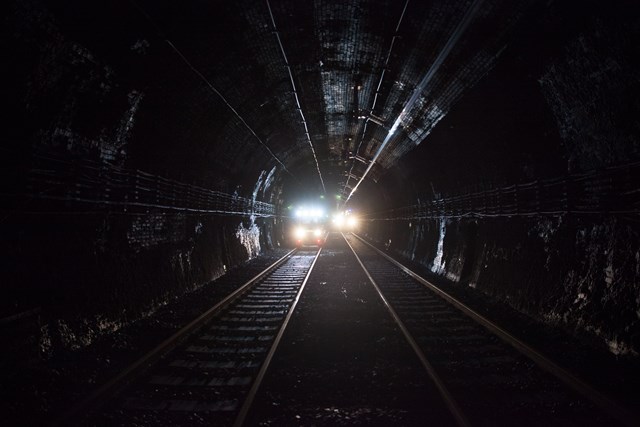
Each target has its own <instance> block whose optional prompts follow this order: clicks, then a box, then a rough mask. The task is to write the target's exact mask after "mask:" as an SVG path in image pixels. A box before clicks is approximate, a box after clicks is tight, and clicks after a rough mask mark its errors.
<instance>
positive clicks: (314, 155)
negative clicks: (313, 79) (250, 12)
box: [266, 0, 327, 193]
mask: <svg viewBox="0 0 640 427" xmlns="http://www.w3.org/2000/svg"><path fill="white" fill-rule="evenodd" d="M266 2H267V9H269V16H270V17H271V24H272V25H273V33H274V34H275V36H276V40H278V46H279V47H280V52H281V53H282V58H283V59H284V64H285V66H286V67H287V72H288V73H289V80H290V81H291V88H292V89H293V96H294V98H295V101H296V107H297V109H298V113H300V118H301V119H302V124H303V126H304V135H305V137H306V139H307V142H308V143H309V147H310V148H311V154H313V160H314V162H315V164H316V170H317V171H318V177H319V178H320V183H321V184H322V191H323V192H324V193H326V192H327V189H326V188H325V186H324V180H323V179H322V173H321V172H320V164H319V163H318V157H317V156H316V150H315V148H314V147H313V143H312V142H311V136H310V135H309V128H308V127H307V120H306V119H305V117H304V113H303V112H302V107H301V106H300V99H299V98H298V91H297V89H296V84H295V82H294V80H293V73H292V72H291V65H289V60H288V59H287V54H286V53H285V51H284V46H282V40H280V33H279V32H278V27H277V26H276V20H275V18H274V17H273V11H272V10H271V4H270V3H269V0H266Z"/></svg>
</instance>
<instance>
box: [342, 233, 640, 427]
mask: <svg viewBox="0 0 640 427" xmlns="http://www.w3.org/2000/svg"><path fill="white" fill-rule="evenodd" d="M344 238H345V240H347V243H348V244H349V246H350V247H351V250H352V251H353V253H354V255H355V256H356V258H357V260H358V262H359V264H360V265H361V267H362V268H363V269H364V270H365V272H366V274H367V276H368V277H369V279H370V281H371V282H372V284H373V285H374V287H375V288H376V290H377V292H378V293H379V296H380V298H381V299H382V300H383V302H384V304H385V305H386V306H387V308H388V310H389V312H390V313H391V315H392V316H393V317H394V319H395V320H396V321H397V323H398V325H399V327H400V329H401V330H402V332H403V334H404V335H405V338H406V339H407V341H408V342H409V343H410V344H411V346H412V347H413V349H414V351H415V353H416V355H417V356H418V358H419V359H420V360H421V363H422V365H423V366H424V367H425V369H426V370H427V371H428V373H429V375H430V377H431V378H432V380H433V381H434V382H435V383H436V385H437V387H438V389H439V391H440V393H441V395H442V398H443V400H444V402H445V404H446V405H447V407H448V408H449V410H450V412H451V414H452V415H453V417H454V418H455V419H456V422H457V423H458V425H461V426H466V425H473V426H496V425H518V426H529V425H530V426H541V425H544V426H556V425H558V426H560V425H562V426H565V425H581V426H602V425H626V426H636V425H639V424H637V422H638V420H637V419H634V418H635V417H634V416H633V415H632V414H630V413H629V412H627V411H626V410H625V409H623V408H622V407H620V406H619V405H617V404H616V403H615V402H613V401H611V400H610V399H608V398H607V397H606V396H604V395H602V394H601V393H599V392H598V391H596V390H594V389H593V388H591V387H590V386H589V385H587V384H586V383H584V382H582V381H581V380H579V379H578V378H576V377H574V376H573V375H572V374H570V373H569V372H567V371H566V370H564V369H562V368H561V367H559V366H558V365H556V364H555V363H554V362H552V361H551V360H548V359H547V358H545V357H544V356H543V355H542V354H540V353H538V352H536V351H535V350H534V349H532V348H530V347H529V346H527V345H526V344H525V343H523V342H522V341H520V340H518V339H516V338H515V337H513V336H511V335H509V334H508V333H507V332H505V331H504V330H502V329H501V328H500V327H499V326H497V325H495V324H493V323H492V322H490V321H489V320H487V319H485V318H483V317H482V316H480V315H479V314H477V313H475V312H473V311H472V310H471V309H469V308H468V307H466V306H465V305H464V304H462V303H461V302H459V301H457V300H456V299H455V298H453V297H452V296H450V295H448V294H446V293H445V292H443V291H442V290H440V289H439V288H437V287H435V286H434V285H432V284H431V283H429V282H428V281H426V280H425V279H423V278H421V277H419V276H418V275H417V274H415V273H413V272H412V271H411V270H409V269H408V268H407V267H405V266H403V265H401V264H400V263H398V262H397V261H395V260H393V259H391V258H390V257H389V256H388V255H386V254H384V253H383V252H381V251H379V250H378V249H376V248H375V247H373V246H372V245H370V244H368V243H367V242H366V241H364V240H363V239H362V238H360V237H358V236H355V235H349V236H344Z"/></svg>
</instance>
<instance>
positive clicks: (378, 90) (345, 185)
mask: <svg viewBox="0 0 640 427" xmlns="http://www.w3.org/2000/svg"><path fill="white" fill-rule="evenodd" d="M409 1H410V0H407V1H406V2H405V4H404V7H403V8H402V13H401V14H400V18H399V19H398V23H397V24H396V30H395V33H394V35H393V37H392V38H391V44H390V45H389V51H388V52H387V58H386V59H385V61H384V65H383V66H382V72H381V73H380V79H379V80H378V86H377V87H376V93H375V95H374V97H373V103H372V105H371V108H370V109H369V114H370V115H372V114H373V112H374V110H375V108H376V103H377V102H378V96H379V95H380V88H381V87H382V81H383V80H384V75H385V73H386V71H387V68H388V66H389V60H390V59H391V52H392V51H393V46H394V45H395V43H396V39H397V38H398V37H399V36H398V31H399V30H400V24H402V20H403V19H404V14H405V12H406V11H407V6H408V5H409ZM368 123H369V120H368V119H367V120H365V121H364V125H363V128H362V137H361V138H360V143H359V144H358V147H357V148H356V149H355V151H354V152H353V155H354V158H353V160H352V161H351V168H350V169H349V173H348V175H347V180H346V181H345V183H344V187H342V192H343V193H344V192H345V191H346V189H347V186H348V185H349V180H350V179H351V177H352V176H354V175H353V167H354V165H355V164H356V159H355V156H357V155H358V153H359V152H360V147H361V146H362V143H363V142H364V136H365V135H366V134H367V124H368Z"/></svg>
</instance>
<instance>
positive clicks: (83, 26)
mask: <svg viewBox="0 0 640 427" xmlns="http://www.w3.org/2000/svg"><path fill="white" fill-rule="evenodd" d="M90 3H91V4H86V3H81V2H65V4H64V5H55V6H52V5H49V6H48V9H47V10H48V11H49V12H50V13H51V14H52V15H53V16H54V19H53V21H54V22H55V23H56V25H57V29H55V30H52V29H51V28H45V29H44V30H42V31H49V32H50V33H51V34H52V35H53V37H50V38H52V39H53V40H54V41H55V38H56V37H58V38H62V37H64V38H66V39H71V40H75V41H77V42H78V43H79V44H80V43H81V46H82V47H83V48H86V49H87V50H88V51H87V52H91V53H85V54H83V53H82V52H79V53H78V54H79V55H84V56H85V57H87V56H90V61H93V62H100V61H103V62H104V63H105V64H107V65H106V66H105V67H104V69H106V70H107V71H105V73H106V74H107V76H106V77H105V79H107V80H108V79H109V78H110V77H109V73H113V74H115V75H117V79H118V80H120V81H122V82H126V84H128V85H129V87H130V88H133V90H131V91H130V92H129V94H128V102H129V104H130V105H131V104H132V103H135V102H138V103H139V104H140V105H141V107H140V109H139V110H140V111H139V112H138V114H137V116H136V126H135V129H134V130H133V132H136V133H137V135H138V138H137V139H136V144H135V145H134V146H133V147H131V148H130V153H128V156H129V157H130V158H134V159H136V161H135V162H134V163H135V166H136V167H141V168H145V167H146V169H160V170H162V169H171V168H173V169H181V170H194V171H196V172H194V173H198V174H201V175H202V174H204V175H206V171H207V170H212V169H215V170H216V172H215V173H213V172H212V173H213V174H217V176H224V175H228V176H230V177H231V178H229V179H233V176H241V175H242V171H243V170H245V169H249V170H252V171H256V170H267V171H268V170H271V169H272V168H273V167H274V166H277V167H278V171H279V173H280V175H281V176H283V177H289V178H290V177H293V178H294V179H297V180H299V181H300V182H301V183H303V184H306V185H309V186H310V188H309V189H310V190H313V191H318V192H326V193H330V194H342V195H343V197H344V198H348V197H349V196H350V194H351V193H352V192H353V191H354V189H356V188H357V186H358V185H359V182H361V180H362V178H363V176H365V175H366V179H370V180H372V181H374V182H377V180H378V179H379V178H380V177H381V175H382V174H384V172H385V171H386V170H387V169H389V168H390V167H391V166H393V165H394V164H395V163H396V162H397V160H398V159H399V158H400V157H402V156H403V155H405V154H407V153H408V152H409V151H411V150H412V149H413V148H415V147H416V146H417V145H418V144H421V143H422V142H423V141H424V140H425V139H426V138H427V137H428V135H429V133H430V132H431V130H432V129H433V128H434V127H435V126H436V125H437V123H438V122H439V121H440V120H441V119H442V118H443V117H444V116H445V115H446V114H447V113H448V112H449V110H450V109H451V108H452V106H453V105H454V104H455V103H456V101H457V100H459V99H460V97H461V96H462V95H463V94H464V93H465V90H466V89H468V88H470V87H471V86H473V85H474V84H475V83H476V82H477V81H478V80H480V79H481V78H482V77H483V76H484V75H485V74H486V73H487V72H489V71H490V70H491V69H492V67H493V66H494V64H495V62H496V60H497V58H498V57H499V55H500V53H501V52H502V51H503V50H504V48H505V47H506V46H507V45H508V44H509V41H510V39H511V38H512V33H513V29H514V28H515V27H516V25H517V23H518V21H519V20H520V19H521V17H522V16H523V15H524V14H526V13H527V10H528V9H529V8H530V6H531V5H532V3H533V0H484V1H483V0H474V1H449V0H434V1H415V0H414V1H404V0H402V1H400V0H387V1H382V0H380V1H370V0H367V1H365V0H349V1H346V0H339V1H320V0H317V1H299V0H291V1H283V0H271V1H256V0H244V1H233V2H221V1H197V2H189V4H188V5H186V4H182V3H177V2H172V1H156V0H154V1H150V0H149V1H137V2H98V3H95V2H90ZM27 4H30V3H27ZM21 7H28V6H21ZM32 15H33V16H37V14H32ZM37 19H38V18H33V17H32V18H31V20H32V22H31V25H39V23H38V22H33V20H37ZM40 24H41V23H40ZM25 25H27V24H25ZM58 32H59V33H60V34H59V33H58ZM54 45H55V42H54ZM79 49H80V48H79ZM85 60H86V58H85ZM57 83H59V82H55V81H52V83H51V84H52V85H54V84H57ZM132 98H133V101H132ZM136 100H137V101H136ZM74 103H75V101H74ZM128 160H129V161H130V160H131V159H128ZM202 171H205V172H202ZM344 198H343V200H344Z"/></svg>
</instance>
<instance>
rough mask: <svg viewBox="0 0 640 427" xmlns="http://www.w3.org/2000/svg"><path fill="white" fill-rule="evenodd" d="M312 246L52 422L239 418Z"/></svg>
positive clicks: (309, 262) (294, 297)
mask: <svg viewBox="0 0 640 427" xmlns="http://www.w3.org/2000/svg"><path fill="white" fill-rule="evenodd" d="M320 252H321V250H313V251H303V250H298V251H291V252H289V253H288V254H287V255H286V256H284V257H283V258H281V259H280V260H278V261H277V262H276V263H274V264H273V265H271V266H270V267H269V268H267V269H266V270H265V271H263V272H262V273H260V274H258V275H257V276H256V277H254V278H253V279H251V280H250V281H249V282H247V283H246V284H245V285H243V286H241V287H240V288H239V289H238V290H236V291H235V292H233V293H232V294H231V295H229V296H228V297H227V298H225V299H224V300H223V301H221V302H220V303H218V304H216V305H215V306H214V307H212V308H211V309H210V310H208V311H207V312H206V313H204V314H203V315H202V316H200V317H199V318H198V319H196V320H194V321H193V322H191V324H189V325H188V326H186V327H185V328H183V329H182V330H180V331H179V332H177V333H176V334H175V335H174V336H172V337H171V338H169V339H168V340H167V341H165V342H164V343H162V344H161V345H159V346H158V347H157V348H156V349H154V350H153V351H151V352H150V353H148V354H147V355H145V356H144V357H143V358H141V359H140V360H139V361H138V362H136V363H134V364H133V365H131V366H130V367H129V368H128V369H126V370H125V371H124V372H123V373H122V374H120V375H119V376H118V377H116V378H114V379H113V380H112V381H110V382H109V383H107V384H105V385H104V386H103V387H101V388H100V389H99V390H97V391H96V392H95V393H93V394H92V395H91V396H89V397H88V398H87V399H85V400H84V401H83V402H81V403H80V404H79V405H78V406H76V407H75V408H74V409H73V410H71V411H70V412H69V413H67V414H66V416H65V417H64V420H63V422H62V423H60V424H61V425H69V424H77V425H225V426H227V425H241V424H242V422H243V420H244V417H245V416H246V414H247V411H248V409H249V407H250V406H251V401H252V399H253V396H254V395H255V392H256V390H257V389H258V387H259V385H260V382H261V380H262V378H263V377H264V373H265V372H266V370H267V368H268V366H269V363H270V360H271V358H272V357H273V354H274V352H275V349H276V348H277V346H278V343H279V341H280V338H281V337H282V334H283V332H284V330H285V328H286V326H287V323H288V321H289V319H290V317H291V314H292V313H293V311H294V309H295V306H296V304H297V301H298V299H299V297H300V294H301V293H302V291H303V289H304V287H305V284H306V282H307V280H308V277H309V274H310V273H311V271H312V270H313V267H314V265H315V262H316V260H317V258H318V256H319V254H320Z"/></svg>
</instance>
